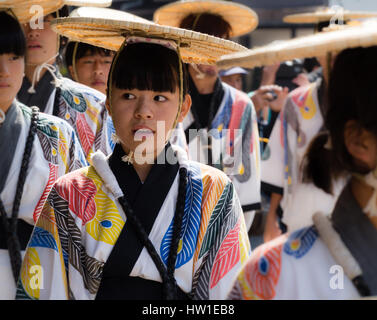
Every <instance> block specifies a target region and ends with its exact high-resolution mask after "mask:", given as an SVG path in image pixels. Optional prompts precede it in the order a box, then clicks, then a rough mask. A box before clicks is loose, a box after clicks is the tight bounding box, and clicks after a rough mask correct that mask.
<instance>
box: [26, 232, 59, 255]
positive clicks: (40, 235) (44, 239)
mask: <svg viewBox="0 0 377 320" xmlns="http://www.w3.org/2000/svg"><path fill="white" fill-rule="evenodd" d="M29 247H43V248H50V249H54V250H55V251H56V252H58V246H57V245H56V241H55V239H54V237H53V235H52V234H51V233H50V232H48V231H46V230H44V229H42V228H40V227H35V228H34V232H33V236H32V237H31V239H30V243H29Z"/></svg>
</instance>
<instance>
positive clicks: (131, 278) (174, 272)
mask: <svg viewBox="0 0 377 320" xmlns="http://www.w3.org/2000/svg"><path fill="white" fill-rule="evenodd" d="M81 11H82V12H81V13H82V15H81V16H80V17H70V18H61V19H57V20H56V21H54V22H53V23H52V26H53V28H54V30H56V31H57V32H59V33H60V34H63V35H64V36H66V37H68V38H70V39H75V40H76V41H81V42H86V43H89V44H92V45H97V46H100V47H104V48H107V49H109V50H114V51H116V52H117V53H116V56H115V57H114V60H113V63H112V67H111V71H110V74H109V79H108V93H107V102H106V106H107V109H108V111H109V114H110V115H111V117H112V119H113V122H114V127H115V130H116V138H117V139H116V140H117V144H116V146H115V148H114V152H113V153H112V154H111V155H110V156H109V157H105V156H104V155H103V153H102V152H100V151H98V152H96V153H95V154H94V155H93V156H92V165H91V166H90V167H88V168H85V169H84V170H77V171H75V172H74V173H72V174H69V175H66V176H65V177H63V178H62V179H60V180H59V181H58V182H57V183H56V184H55V185H54V186H53V188H52V191H51V192H50V195H49V197H48V199H47V201H46V204H45V207H44V209H43V210H42V214H41V216H40V218H39V220H38V222H37V224H36V228H35V231H34V233H33V236H32V239H31V241H30V245H29V247H28V250H27V253H26V256H25V259H24V263H23V267H22V268H23V269H22V273H21V274H22V275H21V279H20V282H19V288H18V298H19V299H27V298H34V299H187V298H195V299H224V298H225V297H226V295H227V294H228V292H229V289H230V287H229V286H230V284H231V280H232V278H233V277H234V276H235V274H236V273H237V271H238V270H239V268H240V267H241V265H242V263H243V262H244V261H245V260H246V259H247V257H248V256H249V254H250V244H249V240H248V236H247V232H246V226H245V222H244V218H243V214H242V209H241V206H240V203H239V200H238V197H237V194H236V192H235V190H234V187H233V184H232V183H231V181H230V180H229V178H228V177H227V176H226V175H225V174H224V173H223V172H221V171H220V170H217V169H216V168H213V167H210V166H207V165H204V164H200V163H197V162H194V161H190V160H188V159H187V153H186V152H185V151H184V150H182V149H181V148H180V147H178V146H173V145H171V144H170V143H169V142H168V141H169V137H170V135H171V133H170V131H171V129H174V128H176V124H177V122H181V121H182V120H183V118H184V117H185V115H186V114H187V112H188V111H189V109H190V105H191V98H190V95H189V94H188V86H187V75H186V70H185V69H184V67H183V62H185V63H187V62H196V63H209V64H213V63H215V61H216V60H217V59H218V58H219V57H220V56H221V54H222V53H223V52H235V51H239V50H245V48H243V47H242V46H239V45H238V44H236V43H233V42H231V41H227V40H223V39H218V38H215V37H212V36H209V35H204V34H200V33H196V32H193V31H189V30H183V29H178V28H171V27H166V26H160V25H156V24H154V23H152V22H150V23H146V22H141V21H140V20H139V21H135V18H134V17H133V18H132V17H131V16H130V19H128V20H127V19H125V18H124V19H122V20H116V18H115V19H103V18H101V17H102V14H101V11H98V10H91V11H90V12H88V14H85V12H86V10H85V8H81ZM42 235H43V236H42ZM35 265H40V266H41V268H42V269H43V280H44V281H43V288H38V287H36V288H32V287H31V286H30V280H31V275H30V274H29V273H28V272H27V271H28V270H29V269H30V268H31V267H33V266H35Z"/></svg>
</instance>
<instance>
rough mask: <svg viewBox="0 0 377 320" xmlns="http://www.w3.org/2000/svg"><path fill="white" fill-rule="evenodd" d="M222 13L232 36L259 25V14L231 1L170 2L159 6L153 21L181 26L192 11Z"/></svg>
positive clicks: (251, 29)
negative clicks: (230, 28)
mask: <svg viewBox="0 0 377 320" xmlns="http://www.w3.org/2000/svg"><path fill="white" fill-rule="evenodd" d="M205 12H207V13H213V14H217V15H220V16H221V17H223V19H224V20H226V21H227V22H228V23H229V24H230V26H231V27H232V32H231V33H230V36H231V37H238V36H241V35H243V34H246V33H249V32H251V31H253V30H254V29H255V28H256V27H257V25H258V16H257V14H256V13H255V12H254V11H253V10H252V9H250V8H249V7H247V6H244V5H242V4H239V3H235V2H231V1H217V0H204V1H201V0H187V1H177V2H173V3H169V4H167V5H165V6H162V7H160V8H158V9H157V10H156V11H155V13H154V15H153V21H154V22H156V23H158V24H161V25H166V26H172V27H179V26H180V23H181V21H182V19H184V18H185V17H186V16H188V15H189V14H191V13H194V14H195V13H205Z"/></svg>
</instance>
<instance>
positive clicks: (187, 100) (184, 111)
mask: <svg viewBox="0 0 377 320" xmlns="http://www.w3.org/2000/svg"><path fill="white" fill-rule="evenodd" d="M191 104H192V100H191V96H190V95H189V94H186V95H185V97H184V100H183V103H182V109H181V114H180V115H179V117H178V122H182V121H183V119H184V118H185V117H186V116H187V114H188V112H189V111H190V108H191Z"/></svg>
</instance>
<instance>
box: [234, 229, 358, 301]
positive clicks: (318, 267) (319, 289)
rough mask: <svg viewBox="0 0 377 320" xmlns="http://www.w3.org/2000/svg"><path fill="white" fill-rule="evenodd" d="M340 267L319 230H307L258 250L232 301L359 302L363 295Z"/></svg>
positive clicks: (236, 284)
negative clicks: (341, 271) (328, 300)
mask: <svg viewBox="0 0 377 320" xmlns="http://www.w3.org/2000/svg"><path fill="white" fill-rule="evenodd" d="M334 267H336V268H335V269H334ZM339 267H340V266H339V265H338V264H337V263H336V262H335V260H334V258H333V257H332V255H331V253H330V251H329V250H328V248H327V246H326V245H325V244H324V243H323V242H322V240H321V239H320V238H319V236H318V232H317V230H316V229H315V228H314V227H312V226H311V227H307V228H304V229H301V230H298V231H296V232H294V233H293V234H290V235H287V234H285V235H283V236H281V237H279V238H277V239H275V240H273V241H270V242H267V243H265V244H263V245H261V246H259V247H258V248H257V249H255V251H254V252H253V253H252V255H251V257H250V258H249V260H248V261H247V262H246V264H245V265H244V266H243V267H242V270H241V271H240V272H239V274H238V276H237V278H236V281H235V282H234V284H233V288H232V290H231V292H230V294H229V296H228V298H229V299H232V300H239V299H242V300H255V299H263V300H267V299H274V300H280V299H292V300H296V299H357V298H358V297H359V294H358V292H357V290H356V289H355V287H354V286H353V284H352V282H351V281H350V280H349V279H348V278H347V276H346V275H345V274H341V273H337V272H334V270H340V269H339Z"/></svg>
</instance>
